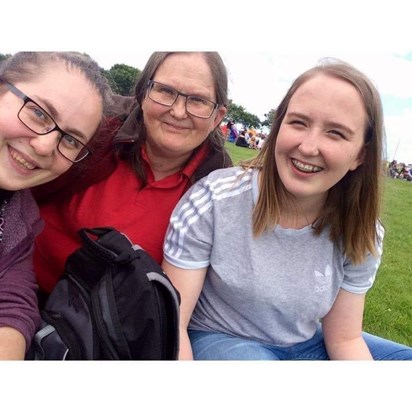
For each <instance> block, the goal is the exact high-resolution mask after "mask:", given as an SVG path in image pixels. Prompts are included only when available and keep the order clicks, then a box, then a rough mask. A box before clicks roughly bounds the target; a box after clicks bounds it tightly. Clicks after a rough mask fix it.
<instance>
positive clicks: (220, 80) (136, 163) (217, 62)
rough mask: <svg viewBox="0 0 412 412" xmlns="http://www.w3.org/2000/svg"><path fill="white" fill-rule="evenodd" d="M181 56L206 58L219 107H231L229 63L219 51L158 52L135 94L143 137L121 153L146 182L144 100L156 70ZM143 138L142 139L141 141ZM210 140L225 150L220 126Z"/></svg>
mask: <svg viewBox="0 0 412 412" xmlns="http://www.w3.org/2000/svg"><path fill="white" fill-rule="evenodd" d="M177 53H199V54H201V55H203V56H204V57H205V59H206V62H207V64H208V65H209V67H210V69H211V71H212V76H213V79H214V87H215V93H216V103H218V104H219V106H225V107H227V103H228V75H227V70H226V67H225V64H224V63H223V60H222V58H221V57H220V55H219V53H217V52H154V53H152V55H151V56H150V58H149V60H148V61H147V63H146V65H145V67H144V69H143V71H142V72H141V74H140V76H139V78H138V80H137V83H136V86H135V95H136V101H137V113H136V125H137V128H136V134H137V135H138V136H139V139H137V143H135V144H134V145H133V150H130V144H127V143H126V144H119V145H118V148H119V154H120V156H121V157H122V158H123V159H127V160H128V161H129V163H130V165H131V167H132V169H133V170H135V172H136V173H137V175H138V177H139V178H140V179H142V181H143V182H144V183H145V182H146V176H145V172H144V169H143V167H142V163H141V159H140V156H141V155H140V153H141V150H140V149H141V146H142V144H143V143H144V142H145V140H146V128H145V126H144V121H143V111H142V109H141V106H142V103H143V100H144V99H145V97H146V93H147V88H148V82H149V80H152V79H153V77H154V76H155V74H156V71H157V70H158V68H159V67H160V66H161V64H162V63H163V62H164V61H165V59H166V58H167V57H169V56H171V55H173V54H177ZM140 137H141V138H140ZM206 141H207V142H208V144H209V145H210V146H211V147H213V148H214V149H215V150H218V151H223V147H224V136H223V133H222V131H221V129H220V127H219V126H217V127H216V128H215V129H214V130H213V131H212V132H211V133H210V134H209V136H207V139H206Z"/></svg>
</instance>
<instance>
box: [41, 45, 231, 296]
mask: <svg viewBox="0 0 412 412" xmlns="http://www.w3.org/2000/svg"><path fill="white" fill-rule="evenodd" d="M227 87H228V78H227V72H226V68H225V66H224V64H223V61H222V59H221V57H220V56H219V54H218V53H215V52H155V53H153V54H152V55H151V56H150V58H149V60H148V62H147V64H146V66H145V67H144V69H143V71H142V72H141V74H140V77H139V79H138V81H137V83H136V86H135V96H133V97H121V96H117V97H116V99H117V101H116V102H115V104H114V105H113V106H112V107H111V108H110V110H109V111H108V112H107V116H106V124H105V126H104V127H103V129H102V131H101V132H100V133H99V136H98V137H96V139H94V142H95V143H96V145H95V146H96V147H94V146H93V144H92V146H91V149H92V150H93V156H92V157H89V158H86V159H85V160H84V162H82V163H81V164H79V165H74V167H73V168H72V169H71V170H70V171H69V172H68V173H67V174H65V175H64V176H62V177H61V178H60V179H57V180H55V181H54V182H51V183H50V184H47V185H43V186H42V187H39V188H38V190H36V192H35V195H36V198H37V200H38V201H39V204H40V211H41V215H42V217H43V218H44V220H45V223H46V226H45V229H44V231H43V232H42V234H41V235H40V236H39V237H38V238H37V240H36V251H35V268H36V273H37V279H38V282H39V285H40V288H41V290H42V291H43V292H44V293H45V294H46V295H47V294H48V293H50V292H51V290H52V289H53V287H54V285H55V284H56V282H57V280H58V279H59V277H60V276H61V275H62V273H63V270H64V265H65V262H66V259H67V257H68V256H69V255H70V254H71V253H72V252H73V251H74V250H75V249H76V248H78V247H79V246H80V244H81V241H80V239H79V238H78V235H77V232H78V230H79V229H80V228H82V227H98V226H112V227H115V228H116V229H118V230H120V231H121V232H123V233H125V234H126V235H127V236H128V237H129V238H130V239H131V240H132V241H133V242H134V243H137V244H139V245H140V246H141V247H143V248H144V249H145V250H146V251H147V252H148V253H149V254H150V255H151V256H152V257H153V258H154V259H156V260H157V261H158V262H159V263H161V261H162V256H163V251H162V246H163V240H164V235H165V232H166V228H167V225H168V222H169V218H170V214H171V212H172V210H173V208H174V206H175V205H176V203H177V202H178V200H179V199H180V198H181V196H182V195H183V193H185V191H186V190H187V189H188V188H189V187H190V186H191V185H192V184H193V182H195V181H196V180H198V179H200V178H201V177H203V176H205V175H207V174H208V173H209V172H211V171H212V170H215V169H217V168H221V167H226V166H230V165H231V161H230V158H229V157H228V155H227V153H226V152H225V150H224V147H223V145H224V137H223V135H222V133H221V131H220V127H219V125H220V122H221V120H222V119H223V117H224V115H225V113H226V105H227ZM130 110H131V112H130ZM62 228H63V229H62Z"/></svg>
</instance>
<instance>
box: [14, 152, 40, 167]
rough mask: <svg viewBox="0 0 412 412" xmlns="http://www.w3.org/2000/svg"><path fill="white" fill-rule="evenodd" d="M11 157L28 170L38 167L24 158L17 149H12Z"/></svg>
mask: <svg viewBox="0 0 412 412" xmlns="http://www.w3.org/2000/svg"><path fill="white" fill-rule="evenodd" d="M11 157H12V158H13V159H14V160H15V161H16V162H17V163H18V164H19V165H20V166H22V167H24V168H25V169H28V170H33V169H35V168H36V166H35V165H33V164H32V163H29V162H28V161H27V160H25V159H23V158H22V157H21V156H20V155H19V154H18V153H16V152H15V151H11Z"/></svg>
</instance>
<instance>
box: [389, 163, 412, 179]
mask: <svg viewBox="0 0 412 412" xmlns="http://www.w3.org/2000/svg"><path fill="white" fill-rule="evenodd" d="M387 173H388V176H389V177H391V178H392V179H401V180H407V181H408V182H412V165H411V164H408V165H407V164H405V163H402V162H399V163H398V162H397V161H396V160H392V162H390V163H389V165H388V168H387Z"/></svg>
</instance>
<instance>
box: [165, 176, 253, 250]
mask: <svg viewBox="0 0 412 412" xmlns="http://www.w3.org/2000/svg"><path fill="white" fill-rule="evenodd" d="M251 186H252V171H246V172H245V171H244V170H241V169H239V170H238V171H236V172H235V173H233V174H231V175H229V176H224V175H223V176H220V177H216V174H215V173H212V176H209V177H208V178H206V179H204V180H203V181H201V182H199V183H198V184H196V185H195V186H193V190H192V191H191V192H190V194H189V196H188V197H187V198H186V201H185V202H184V203H183V204H181V205H180V207H179V209H177V210H175V212H174V213H173V216H172V218H171V220H170V226H171V228H170V230H169V231H168V234H167V237H166V241H165V252H167V253H168V254H170V255H173V256H174V257H175V258H178V257H179V256H180V254H181V252H182V245H183V243H184V239H185V235H186V233H187V231H188V230H189V229H190V227H191V226H192V225H193V224H194V223H196V222H197V221H198V220H199V218H200V217H201V216H202V215H203V214H204V213H205V212H206V211H208V210H209V209H210V208H211V207H212V205H213V203H214V202H218V201H220V200H222V199H226V198H230V197H234V196H237V195H239V194H240V193H243V192H245V191H247V190H250V188H251Z"/></svg>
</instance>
